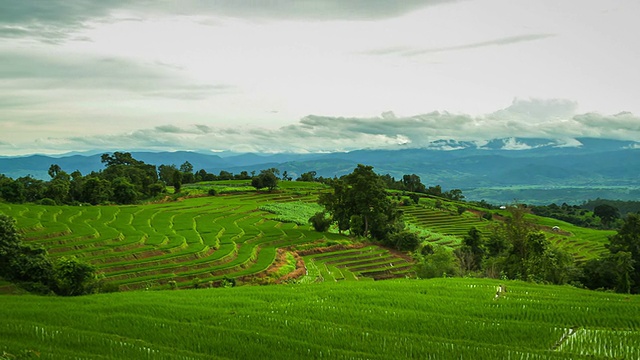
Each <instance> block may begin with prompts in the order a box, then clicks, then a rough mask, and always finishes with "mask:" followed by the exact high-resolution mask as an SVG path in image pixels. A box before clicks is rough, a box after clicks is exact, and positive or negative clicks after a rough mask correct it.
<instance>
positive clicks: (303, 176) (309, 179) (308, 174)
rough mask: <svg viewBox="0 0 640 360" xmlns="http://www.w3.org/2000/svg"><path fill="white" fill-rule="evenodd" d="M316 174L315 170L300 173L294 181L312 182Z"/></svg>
mask: <svg viewBox="0 0 640 360" xmlns="http://www.w3.org/2000/svg"><path fill="white" fill-rule="evenodd" d="M316 175H317V173H316V172H315V171H308V172H306V173H302V174H301V175H300V176H299V177H298V178H297V179H296V181H306V182H313V181H316V180H317V179H316Z"/></svg>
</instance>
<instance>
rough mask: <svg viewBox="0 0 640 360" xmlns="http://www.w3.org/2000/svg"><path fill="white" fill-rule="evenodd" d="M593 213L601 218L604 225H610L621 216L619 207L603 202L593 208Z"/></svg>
mask: <svg viewBox="0 0 640 360" xmlns="http://www.w3.org/2000/svg"><path fill="white" fill-rule="evenodd" d="M593 213H594V214H595V215H596V216H597V217H599V218H600V220H601V221H602V225H603V226H604V227H609V226H610V225H611V223H613V222H614V221H615V220H616V219H618V218H620V211H619V210H618V208H616V207H614V206H611V205H609V204H601V205H598V206H596V207H595V208H594V209H593Z"/></svg>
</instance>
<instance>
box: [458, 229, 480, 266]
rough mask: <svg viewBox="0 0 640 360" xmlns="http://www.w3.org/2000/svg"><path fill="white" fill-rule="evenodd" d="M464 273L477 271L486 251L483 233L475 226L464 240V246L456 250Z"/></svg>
mask: <svg viewBox="0 0 640 360" xmlns="http://www.w3.org/2000/svg"><path fill="white" fill-rule="evenodd" d="M454 253H455V255H456V257H458V260H459V262H460V266H461V268H462V270H463V271H465V272H468V271H476V270H479V269H480V267H481V265H482V260H483V259H484V256H485V253H486V250H485V245H484V240H483V238H482V233H481V232H480V230H478V229H477V228H476V227H475V226H474V227H472V228H471V229H469V232H468V233H467V235H465V236H464V238H463V239H462V246H460V247H459V248H457V249H456V250H455V252H454Z"/></svg>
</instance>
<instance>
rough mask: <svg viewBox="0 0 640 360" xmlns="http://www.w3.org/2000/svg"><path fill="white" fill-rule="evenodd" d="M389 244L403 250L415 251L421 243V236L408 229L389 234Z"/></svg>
mask: <svg viewBox="0 0 640 360" xmlns="http://www.w3.org/2000/svg"><path fill="white" fill-rule="evenodd" d="M388 245H390V246H393V247H394V248H396V249H398V250H401V251H413V250H415V249H416V248H417V247H418V245H420V236H419V235H418V234H417V233H415V232H413V231H408V230H403V231H400V232H395V233H393V234H391V235H389V241H388Z"/></svg>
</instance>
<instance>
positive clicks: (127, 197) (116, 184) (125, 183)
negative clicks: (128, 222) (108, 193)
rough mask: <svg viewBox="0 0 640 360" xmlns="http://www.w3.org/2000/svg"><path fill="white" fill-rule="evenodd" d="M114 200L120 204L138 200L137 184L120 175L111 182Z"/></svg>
mask: <svg viewBox="0 0 640 360" xmlns="http://www.w3.org/2000/svg"><path fill="white" fill-rule="evenodd" d="M111 188H112V191H113V201H115V202H116V203H118V204H133V203H134V202H136V200H138V197H139V194H138V192H137V191H136V187H135V185H133V184H132V183H130V182H129V180H127V179H126V178H124V177H119V178H116V179H114V180H113V182H112V183H111Z"/></svg>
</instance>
